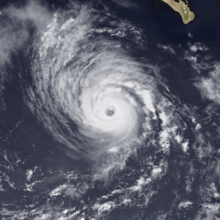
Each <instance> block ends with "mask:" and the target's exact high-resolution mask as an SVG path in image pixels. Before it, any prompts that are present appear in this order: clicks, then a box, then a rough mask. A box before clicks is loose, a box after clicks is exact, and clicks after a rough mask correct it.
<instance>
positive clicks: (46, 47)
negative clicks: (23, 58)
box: [26, 6, 163, 164]
mask: <svg viewBox="0 0 220 220" xmlns="http://www.w3.org/2000/svg"><path fill="white" fill-rule="evenodd" d="M69 10H70V12H68V13H73V14H74V13H76V12H75V10H76V9H75V8H74V6H72V7H71V9H69ZM64 16H66V14H62V13H59V12H58V13H57V14H55V15H54V18H53V20H52V22H51V23H50V24H49V25H48V26H47V28H46V31H45V32H44V33H43V35H42V36H41V37H40V38H39V39H36V42H35V43H36V44H37V46H36V47H35V48H38V49H37V51H36V57H34V58H33V61H32V66H31V72H32V73H31V74H32V76H33V86H32V87H29V88H27V92H26V94H27V97H26V102H27V105H28V106H29V107H30V109H31V110H32V112H33V113H34V115H36V116H37V118H38V119H39V121H40V122H41V123H42V124H43V125H44V127H45V128H46V130H47V131H48V132H49V133H50V134H51V135H52V136H53V137H54V138H55V139H56V140H57V141H58V142H60V143H61V145H63V146H64V147H65V148H68V150H69V156H71V157H74V158H77V157H80V158H81V157H86V158H88V159H91V160H98V161H99V160H101V158H102V157H105V156H108V155H113V154H114V155H115V159H113V160H116V161H111V163H116V164H117V163H120V162H123V161H120V159H117V157H118V156H120V157H121V156H122V151H123V152H124V153H123V157H124V158H126V155H129V152H132V151H135V149H137V147H138V146H141V145H143V143H144V142H145V141H146V140H147V138H148V137H149V135H152V129H153V127H154V126H155V125H154V124H155V120H156V117H157V116H156V109H155V108H156V106H157V105H158V103H160V102H161V100H160V99H163V98H162V96H161V97H160V95H156V91H157V90H158V88H157V87H158V86H159V84H160V82H158V81H157V79H156V77H157V74H158V70H157V68H156V67H155V66H153V65H151V64H149V63H147V62H146V60H143V61H141V62H140V61H139V60H137V59H135V58H134V57H132V56H130V55H129V54H128V53H127V51H126V50H125V48H124V46H123V45H122V44H121V43H120V41H119V40H116V39H115V40H109V39H105V38H103V37H102V36H99V32H100V29H95V28H93V25H94V23H95V22H97V20H99V14H97V12H96V11H95V10H91V9H89V8H88V6H82V8H81V9H80V11H79V12H77V14H76V15H75V16H74V15H69V16H68V18H67V19H66V20H65V21H64V22H63V21H62V20H63V17H64ZM108 19H110V18H108ZM111 19H113V18H111ZM102 22H104V21H102ZM108 22H109V21H108ZM114 25H115V24H114ZM129 28H130V29H132V25H131V24H130V27H129ZM128 31H131V32H132V30H129V29H128ZM108 32H110V33H111V32H112V33H111V35H113V34H114V29H113V27H112V29H111V28H110V27H109V29H108ZM113 158H114V157H113Z"/></svg>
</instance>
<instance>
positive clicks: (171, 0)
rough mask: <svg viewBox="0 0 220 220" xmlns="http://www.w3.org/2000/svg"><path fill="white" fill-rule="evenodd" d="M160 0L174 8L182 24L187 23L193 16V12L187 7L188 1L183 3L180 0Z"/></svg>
mask: <svg viewBox="0 0 220 220" xmlns="http://www.w3.org/2000/svg"><path fill="white" fill-rule="evenodd" d="M162 1H163V2H165V3H166V4H168V5H169V6H170V7H172V9H173V10H175V11H176V12H178V13H179V14H180V15H181V17H182V20H183V23H184V24H188V23H189V22H190V21H192V20H193V19H194V18H195V15H194V13H193V12H191V11H190V8H189V7H188V4H187V3H188V2H187V3H184V2H183V1H182V0H179V2H176V1H175V0H162Z"/></svg>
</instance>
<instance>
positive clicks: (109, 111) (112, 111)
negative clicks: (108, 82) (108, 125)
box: [105, 106, 115, 117]
mask: <svg viewBox="0 0 220 220" xmlns="http://www.w3.org/2000/svg"><path fill="white" fill-rule="evenodd" d="M105 114H106V115H107V116H110V117H111V116H113V115H114V114H115V108H114V107H113V106H110V107H108V108H107V109H106V111H105Z"/></svg>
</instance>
